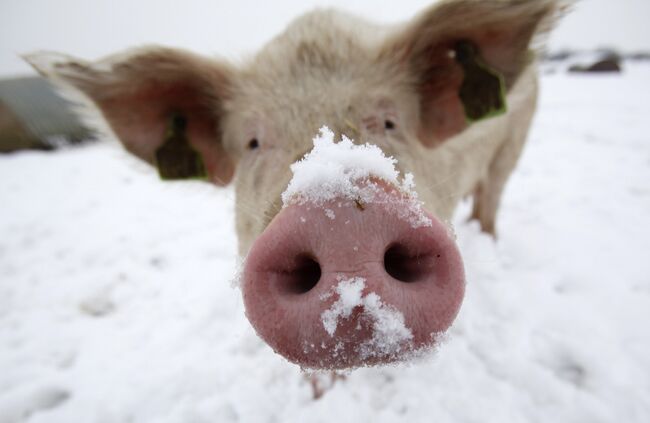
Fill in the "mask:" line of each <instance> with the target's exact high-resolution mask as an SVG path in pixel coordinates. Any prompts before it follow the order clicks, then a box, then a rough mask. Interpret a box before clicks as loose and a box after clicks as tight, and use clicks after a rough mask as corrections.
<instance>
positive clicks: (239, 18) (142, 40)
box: [0, 0, 650, 76]
mask: <svg viewBox="0 0 650 423" xmlns="http://www.w3.org/2000/svg"><path fill="white" fill-rule="evenodd" d="M431 2H432V1H431V0H400V1H394V0H391V1H384V2H378V1H372V0H333V1H318V0H282V1H274V2H271V1H269V2H260V1H253V0H240V1H236V2H234V1H215V0H212V1H209V0H183V1H172V0H142V1H136V0H112V1H104V0H56V1H53V0H0V76H8V75H17V74H25V73H31V70H30V69H29V68H28V67H27V66H26V65H25V64H24V63H23V62H22V61H21V60H20V58H18V54H20V53H25V52H31V51H35V50H56V51H62V52H66V53H69V54H72V55H76V56H80V57H84V58H97V57H100V56H103V55H106V54H110V53H113V52H115V51H118V50H121V49H124V48H128V47H132V46H135V45H141V44H149V43H157V44H166V45H171V46H177V47H187V48H190V49H192V50H195V51H199V52H204V53H210V54H212V53H216V54H219V55H222V56H225V57H229V58H235V59H236V58H238V57H240V56H242V55H244V54H246V53H251V52H253V51H255V50H256V49H257V48H258V47H259V46H260V45H261V44H263V43H264V42H265V41H267V40H268V39H269V38H271V37H272V36H273V35H275V34H277V33H278V32H280V31H281V30H282V29H283V28H284V27H285V26H286V24H287V23H288V22H289V21H290V20H291V19H292V18H294V17H296V16H298V15H299V14H301V13H302V12H304V11H307V10H309V9H312V8H313V7H314V6H336V7H340V8H343V9H346V10H348V11H351V12H354V13H357V14H361V15H364V16H366V17H368V18H370V19H374V20H378V21H381V22H397V21H400V20H404V19H407V18H409V17H411V16H413V14H415V13H416V12H417V11H418V10H420V9H421V8H423V7H426V6H427V5H428V4H430V3H431ZM649 20H650V0H582V1H581V2H580V3H579V4H578V6H577V7H576V8H575V10H574V12H573V13H572V14H571V15H569V16H567V17H566V18H565V19H564V21H563V22H562V23H561V25H560V26H559V27H558V28H557V30H556V31H555V32H554V34H553V35H552V36H551V38H550V40H549V43H550V47H551V49H558V48H562V47H577V48H593V47H599V46H614V47H619V48H621V49H623V50H625V51H634V50H642V49H646V50H650V25H649V24H648V21H649Z"/></svg>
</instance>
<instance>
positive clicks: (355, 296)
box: [321, 277, 366, 336]
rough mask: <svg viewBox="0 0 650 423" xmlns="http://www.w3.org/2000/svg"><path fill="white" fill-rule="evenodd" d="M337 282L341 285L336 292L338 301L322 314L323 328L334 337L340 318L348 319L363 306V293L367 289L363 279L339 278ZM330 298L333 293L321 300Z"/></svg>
mask: <svg viewBox="0 0 650 423" xmlns="http://www.w3.org/2000/svg"><path fill="white" fill-rule="evenodd" d="M337 280H338V282H339V283H338V284H337V285H336V286H335V287H334V290H335V291H336V293H337V294H338V296H339V297H338V300H336V301H335V302H334V303H333V304H332V306H331V307H330V308H328V309H327V310H325V311H324V312H323V313H322V314H321V320H322V322H323V327H325V330H326V331H327V333H328V334H329V335H330V336H334V332H336V326H337V325H338V319H339V318H343V319H348V318H349V317H350V315H351V314H352V311H353V310H354V308H355V307H359V306H362V305H363V297H362V296H361V291H363V288H365V287H366V280H365V279H363V278H358V277H356V278H351V279H341V278H340V277H339V278H338V279H337ZM330 296H331V293H329V294H328V295H322V296H321V300H326V299H328V298H329V297H330Z"/></svg>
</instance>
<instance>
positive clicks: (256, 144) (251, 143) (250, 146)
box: [248, 138, 260, 150]
mask: <svg viewBox="0 0 650 423" xmlns="http://www.w3.org/2000/svg"><path fill="white" fill-rule="evenodd" d="M259 146H260V142H259V141H258V140H257V138H253V139H252V140H250V141H248V149H249V150H255V149H256V148H258V147H259Z"/></svg>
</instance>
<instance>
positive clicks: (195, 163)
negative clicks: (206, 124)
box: [156, 114, 208, 180]
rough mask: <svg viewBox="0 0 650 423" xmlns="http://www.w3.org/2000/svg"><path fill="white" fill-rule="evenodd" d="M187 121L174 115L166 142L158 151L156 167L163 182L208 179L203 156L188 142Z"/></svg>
mask: <svg viewBox="0 0 650 423" xmlns="http://www.w3.org/2000/svg"><path fill="white" fill-rule="evenodd" d="M186 128H187V121H186V120H185V117H184V116H182V115H177V114H175V115H172V117H171V119H170V122H169V127H168V128H167V132H166V133H165V142H164V143H163V145H161V146H160V147H159V148H158V149H157V150H156V166H157V167H158V174H159V175H160V179H163V180H178V179H194V178H197V179H207V176H208V175H207V172H206V171H205V165H204V164H203V160H202V159H201V154H199V152H197V151H196V150H194V149H193V148H192V146H191V145H190V143H189V142H188V140H187V136H186V134H185V130H186Z"/></svg>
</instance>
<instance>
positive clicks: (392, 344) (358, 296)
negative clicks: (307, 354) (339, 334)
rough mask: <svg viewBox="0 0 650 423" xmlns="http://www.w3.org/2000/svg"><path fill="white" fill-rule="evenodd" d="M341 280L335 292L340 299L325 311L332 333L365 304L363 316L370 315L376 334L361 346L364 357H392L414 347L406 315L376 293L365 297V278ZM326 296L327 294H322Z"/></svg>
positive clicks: (327, 324)
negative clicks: (363, 293) (340, 322)
mask: <svg viewBox="0 0 650 423" xmlns="http://www.w3.org/2000/svg"><path fill="white" fill-rule="evenodd" d="M337 280H338V281H339V283H338V284H337V285H336V286H335V287H334V291H335V292H336V293H337V294H338V295H339V298H338V300H337V301H335V302H334V303H333V304H332V305H331V307H330V308H329V309H327V310H325V311H324V312H323V313H322V314H321V321H322V322H323V327H324V328H325V330H326V331H327V333H328V334H329V335H330V336H334V332H336V327H337V326H338V320H339V319H347V318H349V317H350V315H351V314H352V311H353V310H354V309H355V308H356V307H362V308H363V312H362V314H361V318H368V319H369V321H370V322H371V327H372V337H371V338H370V339H369V340H367V341H364V342H363V343H362V344H361V345H360V346H359V347H358V349H357V352H358V354H359V356H360V357H361V358H362V359H367V358H370V357H385V356H390V355H394V354H396V353H398V352H402V351H406V350H408V349H410V341H411V340H412V339H413V333H412V332H411V330H410V329H409V328H407V327H406V325H405V323H404V315H403V314H402V313H401V312H400V311H399V310H397V309H396V308H394V307H392V306H390V305H387V304H385V303H383V302H382V301H381V298H380V297H379V295H377V294H376V293H374V292H370V293H368V294H367V295H366V296H363V295H362V291H363V289H364V288H365V286H366V284H365V282H366V281H365V279H364V278H360V277H353V278H350V279H344V278H343V277H341V276H339V277H338V279H337ZM328 297H329V296H328ZM324 298H327V297H325V296H323V297H321V299H324Z"/></svg>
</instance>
